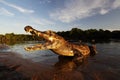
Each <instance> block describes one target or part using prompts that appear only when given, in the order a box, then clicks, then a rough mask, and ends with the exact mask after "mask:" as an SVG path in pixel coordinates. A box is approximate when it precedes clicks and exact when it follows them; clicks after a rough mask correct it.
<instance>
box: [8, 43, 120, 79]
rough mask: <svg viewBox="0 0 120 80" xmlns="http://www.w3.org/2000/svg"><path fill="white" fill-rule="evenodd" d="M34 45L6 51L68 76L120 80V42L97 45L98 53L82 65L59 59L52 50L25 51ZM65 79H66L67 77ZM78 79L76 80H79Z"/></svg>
mask: <svg viewBox="0 0 120 80" xmlns="http://www.w3.org/2000/svg"><path fill="white" fill-rule="evenodd" d="M34 44H36V42H29V43H28V42H27V43H24V44H15V45H13V46H10V48H9V49H7V50H6V51H12V52H16V54H19V55H21V56H22V57H23V58H25V59H31V60H32V61H33V62H41V63H45V64H47V65H48V67H49V66H50V67H52V68H53V69H54V70H55V72H56V73H66V72H68V73H66V74H64V75H66V76H70V75H72V76H73V75H74V76H75V75H78V76H83V78H84V80H93V79H94V80H120V42H110V43H97V44H96V46H97V51H98V53H97V54H96V55H95V56H92V57H89V58H88V59H86V60H85V61H84V62H82V63H81V62H80V63H79V62H73V61H72V60H71V59H68V58H65V57H58V55H56V54H54V53H53V52H52V51H50V50H41V51H40V50H39V51H32V52H27V51H25V50H24V47H26V46H31V45H34ZM37 44H38V43H37ZM70 72H72V73H70ZM61 75H63V74H56V76H57V77H58V76H61ZM74 76H73V77H74ZM63 77H64V78H65V76H63ZM58 78H59V77H58ZM71 78H72V77H71ZM77 78H79V77H77ZM77 78H76V80H78V79H77ZM80 78H82V77H80ZM67 79H68V78H67ZM58 80H60V79H58ZM64 80H66V79H64ZM68 80H69V79H68ZM70 80H71V79H70ZM73 80H74V79H73Z"/></svg>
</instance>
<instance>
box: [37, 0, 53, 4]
mask: <svg viewBox="0 0 120 80" xmlns="http://www.w3.org/2000/svg"><path fill="white" fill-rule="evenodd" d="M39 3H40V4H45V3H51V0H40V2H39Z"/></svg>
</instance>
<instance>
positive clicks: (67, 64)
mask: <svg viewBox="0 0 120 80" xmlns="http://www.w3.org/2000/svg"><path fill="white" fill-rule="evenodd" d="M58 59H59V61H58V62H57V63H56V64H55V65H54V66H55V69H56V71H60V72H67V71H74V70H75V69H76V68H77V67H78V66H80V64H82V63H83V60H74V58H73V57H65V56H59V57H58Z"/></svg>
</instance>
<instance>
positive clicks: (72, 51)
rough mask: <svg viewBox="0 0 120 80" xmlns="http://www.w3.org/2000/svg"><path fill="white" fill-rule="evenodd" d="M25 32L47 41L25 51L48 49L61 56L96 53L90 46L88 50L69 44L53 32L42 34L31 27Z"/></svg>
mask: <svg viewBox="0 0 120 80" xmlns="http://www.w3.org/2000/svg"><path fill="white" fill-rule="evenodd" d="M25 31H26V32H30V33H31V34H34V35H37V36H38V37H42V38H44V39H45V40H46V41H47V42H46V43H44V44H36V45H35V46H31V47H26V48H25V50H27V51H34V50H46V49H49V50H52V51H53V52H54V53H56V54H58V55H62V56H75V55H82V56H88V55H89V54H90V53H91V50H92V52H94V53H96V48H95V47H94V46H91V48H90V47H89V46H88V45H76V44H73V43H70V42H68V41H66V40H65V39H64V38H63V37H61V36H59V35H57V34H56V33H54V32H53V31H44V32H42V31H38V30H35V29H33V28H32V27H31V26H26V27H25Z"/></svg>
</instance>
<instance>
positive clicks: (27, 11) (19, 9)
mask: <svg viewBox="0 0 120 80" xmlns="http://www.w3.org/2000/svg"><path fill="white" fill-rule="evenodd" d="M0 2H1V3H3V4H5V5H7V6H9V7H12V8H14V9H16V10H18V11H19V12H22V13H34V10H28V9H25V8H23V7H20V6H17V5H15V4H12V3H8V2H6V1H5V0H0Z"/></svg>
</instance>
